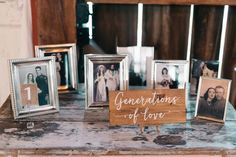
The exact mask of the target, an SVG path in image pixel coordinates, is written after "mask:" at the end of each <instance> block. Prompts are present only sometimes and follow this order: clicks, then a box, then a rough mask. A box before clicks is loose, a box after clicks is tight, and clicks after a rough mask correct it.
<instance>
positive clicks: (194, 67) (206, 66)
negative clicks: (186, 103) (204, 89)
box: [190, 59, 219, 96]
mask: <svg viewBox="0 0 236 157" xmlns="http://www.w3.org/2000/svg"><path fill="white" fill-rule="evenodd" d="M218 71H219V61H202V60H199V59H192V62H191V78H190V83H191V86H190V94H191V95H192V96H194V95H195V96H196V95H197V90H198V84H199V79H200V77H201V76H203V77H209V78H217V77H218Z"/></svg>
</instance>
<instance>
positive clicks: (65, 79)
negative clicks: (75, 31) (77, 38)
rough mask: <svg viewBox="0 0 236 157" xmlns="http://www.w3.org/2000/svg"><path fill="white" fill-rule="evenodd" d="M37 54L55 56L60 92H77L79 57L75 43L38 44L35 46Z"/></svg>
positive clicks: (37, 55)
mask: <svg viewBox="0 0 236 157" xmlns="http://www.w3.org/2000/svg"><path fill="white" fill-rule="evenodd" d="M35 56H36V57H45V56H55V58H56V76H57V77H56V79H57V83H58V85H57V86H58V91H59V93H68V92H77V90H78V67H77V64H78V58H77V52H76V44H75V43H68V44H54V45H37V46H35Z"/></svg>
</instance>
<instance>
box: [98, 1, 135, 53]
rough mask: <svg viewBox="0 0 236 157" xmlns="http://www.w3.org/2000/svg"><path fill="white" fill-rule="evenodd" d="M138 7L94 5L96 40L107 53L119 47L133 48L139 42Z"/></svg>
mask: <svg viewBox="0 0 236 157" xmlns="http://www.w3.org/2000/svg"><path fill="white" fill-rule="evenodd" d="M137 9H138V6H137V5H118V4H116V5H111V4H110V5H107V4H95V5H94V15H93V21H94V24H93V25H94V35H93V36H94V40H95V42H96V43H97V44H98V45H99V46H100V47H101V48H102V49H103V50H104V51H105V52H106V53H111V54H112V53H116V47H117V46H124V47H125V46H133V45H136V41H137V33H136V32H137V16H138V10H137Z"/></svg>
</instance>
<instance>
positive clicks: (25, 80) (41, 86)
mask: <svg viewBox="0 0 236 157" xmlns="http://www.w3.org/2000/svg"><path fill="white" fill-rule="evenodd" d="M20 73H21V74H22V75H20V84H21V86H22V87H29V88H32V89H34V88H35V89H36V90H35V91H36V92H32V91H33V90H32V89H29V88H25V89H28V90H27V91H28V94H29V96H28V99H29V98H36V99H37V100H38V102H37V104H38V105H39V106H43V105H47V104H49V90H48V77H47V71H46V66H33V68H32V67H26V68H21V69H20ZM23 85H24V86H23ZM25 89H24V90H25ZM31 105H36V104H31Z"/></svg>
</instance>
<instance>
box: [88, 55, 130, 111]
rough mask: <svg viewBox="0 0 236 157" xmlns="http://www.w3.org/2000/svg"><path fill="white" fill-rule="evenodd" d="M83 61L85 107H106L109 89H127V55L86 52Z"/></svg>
mask: <svg viewBox="0 0 236 157" xmlns="http://www.w3.org/2000/svg"><path fill="white" fill-rule="evenodd" d="M84 61H85V89H86V90H87V91H88V92H86V96H85V98H86V100H85V102H86V108H87V109H90V108H91V109H92V108H103V107H108V102H109V91H116V90H127V89H128V78H129V74H128V72H129V69H128V56H127V55H107V54H87V55H85V56H84Z"/></svg>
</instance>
